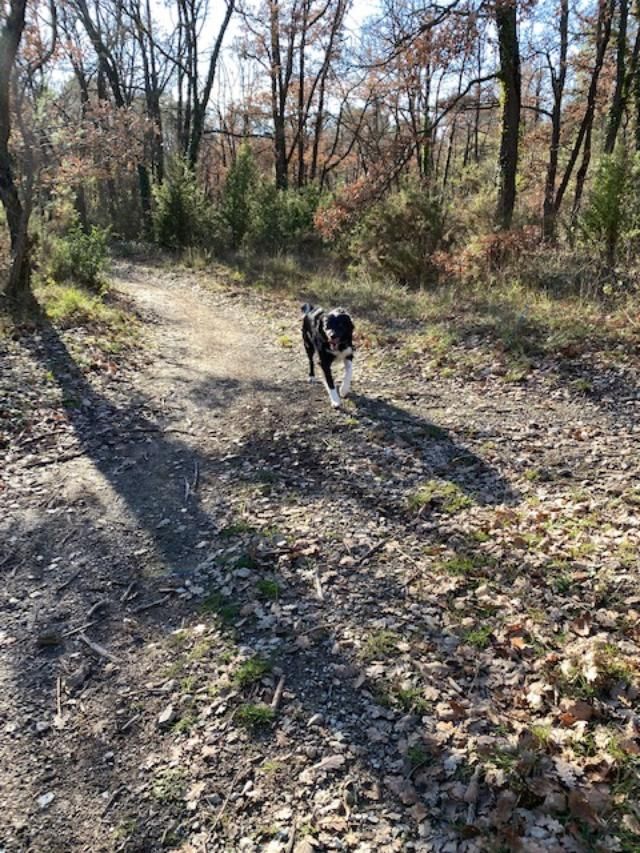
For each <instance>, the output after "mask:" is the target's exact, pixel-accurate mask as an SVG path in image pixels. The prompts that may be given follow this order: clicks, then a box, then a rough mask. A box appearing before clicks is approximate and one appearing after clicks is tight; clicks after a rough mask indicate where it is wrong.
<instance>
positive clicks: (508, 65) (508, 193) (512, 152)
mask: <svg viewBox="0 0 640 853" xmlns="http://www.w3.org/2000/svg"><path fill="white" fill-rule="evenodd" d="M496 26H497V29H498V44H499V47H500V74H499V79H500V83H501V85H502V98H503V107H502V133H501V137H500V160H499V166H500V177H499V183H498V203H497V206H496V214H495V222H496V225H497V226H498V228H500V229H503V230H507V229H509V228H510V227H511V222H512V219H513V209H514V207H515V202H516V174H517V170H518V143H519V135H520V101H521V82H520V50H519V45H518V30H517V0H501V2H499V4H498V6H497V7H496Z"/></svg>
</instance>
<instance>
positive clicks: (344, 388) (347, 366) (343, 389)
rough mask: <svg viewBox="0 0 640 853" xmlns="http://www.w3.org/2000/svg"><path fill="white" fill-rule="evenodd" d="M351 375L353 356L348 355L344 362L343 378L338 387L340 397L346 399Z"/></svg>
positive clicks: (349, 388)
mask: <svg viewBox="0 0 640 853" xmlns="http://www.w3.org/2000/svg"><path fill="white" fill-rule="evenodd" d="M352 373H353V356H352V355H348V356H347V357H346V359H345V362H344V377H343V379H342V385H341V386H340V396H341V397H346V396H347V395H348V393H349V391H351V375H352Z"/></svg>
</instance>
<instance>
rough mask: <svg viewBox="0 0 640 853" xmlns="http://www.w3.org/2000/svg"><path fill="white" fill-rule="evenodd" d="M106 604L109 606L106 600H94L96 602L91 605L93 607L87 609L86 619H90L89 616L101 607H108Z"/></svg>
mask: <svg viewBox="0 0 640 853" xmlns="http://www.w3.org/2000/svg"><path fill="white" fill-rule="evenodd" d="M108 606H109V602H108V601H96V603H95V604H94V605H93V607H90V608H89V611H88V613H87V619H91V617H92V616H93V615H94V614H95V613H97V612H98V610H102V609H103V608H105V607H108Z"/></svg>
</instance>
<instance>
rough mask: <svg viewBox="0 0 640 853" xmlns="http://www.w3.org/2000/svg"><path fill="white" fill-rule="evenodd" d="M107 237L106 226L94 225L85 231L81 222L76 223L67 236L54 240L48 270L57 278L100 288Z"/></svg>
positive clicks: (105, 258) (51, 245) (101, 286)
mask: <svg viewBox="0 0 640 853" xmlns="http://www.w3.org/2000/svg"><path fill="white" fill-rule="evenodd" d="M108 238H109V232H108V230H106V229H103V228H97V227H95V226H94V227H92V228H91V229H90V230H89V232H87V233H85V232H84V231H83V230H82V228H81V227H80V225H79V224H75V225H73V226H72V228H71V229H70V230H69V231H68V232H67V233H66V234H65V235H64V236H62V237H54V238H53V239H52V240H51V243H50V247H49V249H50V254H49V258H48V259H47V260H46V270H47V274H48V275H49V276H50V277H51V278H53V279H54V280H55V281H58V282H63V281H72V282H74V283H75V284H79V285H82V286H84V287H88V288H90V289H91V290H101V289H102V288H103V287H104V281H103V279H102V273H103V272H104V269H105V265H106V261H107V254H108V253H107V240H108Z"/></svg>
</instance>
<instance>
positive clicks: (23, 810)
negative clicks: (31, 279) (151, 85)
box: [0, 263, 640, 853]
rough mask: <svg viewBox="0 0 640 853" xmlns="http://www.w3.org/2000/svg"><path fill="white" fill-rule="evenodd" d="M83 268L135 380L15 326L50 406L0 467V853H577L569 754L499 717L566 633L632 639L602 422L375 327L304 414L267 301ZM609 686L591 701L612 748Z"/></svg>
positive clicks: (284, 340) (543, 681)
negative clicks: (137, 349) (109, 311)
mask: <svg viewBox="0 0 640 853" xmlns="http://www.w3.org/2000/svg"><path fill="white" fill-rule="evenodd" d="M114 283H115V286H116V287H117V289H118V290H120V291H121V292H122V293H123V294H125V295H126V296H127V297H128V298H130V299H131V300H133V302H134V303H135V304H136V306H137V307H138V309H139V310H140V311H141V313H142V315H143V318H144V321H145V330H146V332H145V333H146V341H145V344H144V350H143V351H142V359H141V361H142V362H143V363H142V364H141V365H140V366H139V369H138V370H136V371H126V370H125V371H121V372H119V371H115V372H114V373H113V375H109V374H107V375H106V376H101V377H98V376H96V375H95V374H94V373H93V372H92V370H91V366H88V365H86V364H82V363H81V362H80V360H79V359H78V357H77V356H74V355H73V354H72V352H71V351H70V350H69V348H68V346H66V345H65V342H64V340H63V338H62V337H61V336H60V335H59V334H58V333H56V332H55V331H54V330H51V329H49V330H47V331H45V332H44V333H43V334H42V335H41V336H40V337H39V338H35V339H34V341H33V342H32V343H31V344H30V345H29V346H27V347H26V350H27V351H28V352H27V353H26V355H28V356H29V358H31V359H32V362H33V370H34V377H36V379H34V381H39V382H42V384H43V385H45V384H47V383H48V384H49V385H50V386H52V387H55V388H56V389H57V390H56V393H58V394H59V397H60V400H61V401H62V402H63V403H64V409H63V411H64V418H63V417H62V415H56V417H55V418H53V417H52V418H51V424H52V426H51V430H50V431H51V434H52V435H53V434H54V432H55V430H58V429H59V431H60V436H61V438H60V439H59V440H58V439H56V441H53V440H52V441H51V442H50V441H49V439H47V440H46V441H45V443H44V444H43V446H42V447H39V448H38V449H39V451H40V452H39V454H38V455H36V454H35V453H34V455H31V456H30V455H29V454H28V453H27V454H25V453H24V452H22V453H15V454H13V455H12V454H11V453H10V454H9V455H8V463H7V466H6V478H7V479H6V482H7V485H8V490H7V491H6V494H7V495H9V500H8V501H7V512H6V513H5V514H4V516H3V518H2V519H1V520H0V534H1V535H2V542H4V543H6V545H5V547H6V548H7V553H6V554H5V553H4V552H3V553H0V561H1V563H0V565H2V566H3V572H5V573H6V597H5V598H4V599H3V604H2V617H3V619H2V631H1V633H0V687H1V689H0V717H1V719H2V725H3V729H2V737H1V738H0V751H1V753H2V755H1V758H2V766H3V767H4V768H8V767H10V768H11V771H10V773H9V774H7V772H6V770H3V772H2V788H1V789H0V806H1V807H2V813H3V820H4V822H5V826H3V825H2V823H0V849H2V848H3V847H4V849H6V850H7V853H9V851H11V853H13V851H14V850H15V851H18V850H20V851H23V850H24V851H27V850H29V851H40V850H45V849H46V850H47V851H52V853H57V851H59V853H62V851H65V853H67V851H75V850H83V851H84V850H87V851H89V850H91V851H103V850H104V851H116V850H119V851H145V853H147V851H160V850H166V849H170V850H180V851H184V853H187V851H189V853H191V851H196V850H197V851H200V850H209V851H236V850H237V851H241V850H242V851H247V853H251V851H256V853H257V851H263V850H264V851H268V852H269V853H285V851H291V850H293V849H296V850H299V851H309V850H312V849H313V850H324V849H326V850H334V849H335V850H356V851H359V853H366V851H377V850H397V851H405V850H407V851H412V850H425V851H427V850H436V851H445V850H446V851H449V850H451V851H457V850H460V851H463V850H468V851H472V850H482V849H487V845H489V847H491V846H492V845H493V846H494V847H495V846H496V845H500V844H502V845H503V846H508V845H509V844H511V843H515V842H514V838H515V836H514V835H513V833H516V835H517V836H520V837H522V838H523V839H524V840H525V843H531V844H537V845H539V846H538V848H536V849H559V850H580V849H582V847H581V846H580V842H579V841H578V840H576V836H577V834H578V835H579V827H578V829H576V826H575V825H574V824H569V825H568V828H567V824H566V821H562V822H561V821H558V820H556V819H555V818H554V817H553V816H552V815H553V814H556V813H557V811H558V810H559V809H560V810H562V808H564V809H565V810H566V809H567V808H568V806H567V799H566V797H567V791H568V790H569V789H571V790H573V789H576V790H577V791H578V794H579V797H581V798H582V799H580V800H579V803H580V809H581V814H583V813H585V811H586V810H587V806H585V805H584V803H583V800H584V798H585V797H587V795H588V792H589V790H590V784H591V783H590V781H589V780H588V774H589V773H590V772H591V771H590V770H588V769H587V763H588V761H589V759H590V758H591V757H592V756H591V754H590V753H589V752H585V751H578V750H577V749H576V751H575V753H573V752H571V751H570V748H569V747H568V746H567V745H566V743H565V741H566V738H565V740H564V741H563V740H558V741H556V740H553V739H550V740H547V741H544V742H543V741H542V740H538V741H536V740H535V739H534V740H531V738H529V740H527V741H526V743H524V741H523V740H522V738H523V736H524V735H523V733H526V732H527V731H529V730H530V728H531V726H533V725H534V724H537V725H538V726H539V727H542V726H547V727H550V726H551V727H552V729H553V731H554V732H555V731H556V727H557V728H558V731H560V733H562V731H565V730H566V726H567V725H568V724H567V723H566V719H567V714H569V715H570V713H574V712H575V714H578V710H577V709H575V708H573V706H571V701H574V700H572V699H571V695H573V694H571V692H570V691H568V692H567V696H565V697H561V696H559V694H558V690H559V688H557V687H554V686H553V685H555V684H557V682H558V678H559V676H558V671H557V666H558V662H559V660H562V659H570V660H573V658H572V657H571V656H572V655H575V659H576V661H578V662H579V661H580V660H582V659H584V657H585V648H583V647H582V646H580V645H579V644H580V643H582V644H585V643H588V642H589V641H590V637H591V636H593V637H601V636H602V635H603V634H606V635H607V637H606V639H607V642H608V643H609V645H611V646H615V648H616V649H619V652H620V655H621V659H624V660H634V659H637V657H638V651H637V614H636V616H635V617H634V616H633V615H629V614H630V613H632V612H633V607H634V600H635V599H637V587H638V577H637V553H638V544H639V542H638V540H639V529H640V521H639V519H638V515H637V504H636V503H634V500H635V499H634V498H633V495H631V491H632V490H631V489H630V483H631V481H632V479H633V476H634V475H635V469H634V470H633V471H632V470H631V468H632V467H633V466H636V467H637V464H638V459H640V454H638V452H637V451H638V446H637V445H638V433H637V431H636V430H635V429H634V428H633V426H632V425H631V426H629V425H628V423H627V422H626V421H625V420H624V419H623V418H620V417H618V416H617V415H616V413H614V416H612V413H611V412H610V411H609V409H608V408H607V407H606V406H603V405H602V401H599V400H596V399H593V400H587V399H585V398H584V397H580V396H578V395H576V394H575V393H573V391H572V390H571V389H570V388H569V387H567V386H566V385H563V384H562V383H559V382H557V381H556V380H555V379H553V380H552V379H551V378H550V377H549V376H548V375H547V372H545V371H540V372H539V373H538V374H537V375H534V376H533V377H532V378H531V380H530V381H529V380H528V381H527V382H525V383H520V384H508V383H505V382H504V380H503V379H502V378H501V377H500V376H496V375H493V374H491V373H488V374H487V376H486V377H484V378H481V379H478V378H476V379H474V380H471V379H470V378H465V377H464V376H453V377H443V376H438V375H435V376H433V375H432V376H431V378H430V379H429V380H428V381H427V380H426V379H425V376H424V375H422V373H421V364H420V359H421V357H420V356H417V357H414V358H413V359H410V360H408V361H399V360H398V353H397V352H394V351H391V350H387V351H385V350H381V349H376V348H374V347H362V348H361V349H360V350H359V351H358V353H357V355H356V361H355V369H354V392H355V393H354V397H353V400H350V401H348V402H347V404H346V405H345V410H344V411H341V412H334V411H332V410H331V409H330V406H329V403H328V399H327V395H326V393H325V391H324V389H323V388H322V387H321V386H319V385H316V386H313V387H311V388H310V387H309V386H308V385H307V383H306V377H305V374H306V364H305V361H306V360H305V358H304V353H303V352H302V347H301V345H300V346H299V345H298V340H299V337H298V336H299V323H300V315H299V306H297V305H296V304H293V303H283V304H281V305H280V306H278V305H276V304H275V302H274V301H273V300H271V299H270V298H268V297H266V296H263V297H261V296H259V295H258V294H256V293H251V292H250V291H249V292H247V291H243V290H242V289H240V288H238V289H237V290H236V291H233V290H231V289H229V288H228V287H227V288H221V287H214V288H213V289H211V288H208V287H207V286H205V284H206V282H205V281H204V280H203V279H201V278H200V277H199V276H198V275H195V274H193V273H189V272H185V271H173V270H168V269H163V268H161V267H159V266H153V265H150V264H146V265H145V264H142V263H135V264H134V263H120V264H118V265H117V266H116V268H115V273H114ZM301 301H302V300H301ZM344 301H345V302H346V303H347V305H348V294H345V299H344ZM355 319H356V327H358V317H357V316H356V318H355ZM25 357H26V356H25ZM38 370H39V371H40V374H39V379H37V376H38V373H37V372H38ZM45 377H46V379H45ZM60 424H62V425H61V426H58V425H60ZM56 435H57V433H56ZM627 497H628V500H627ZM634 560H635V562H634ZM634 596H635V599H634ZM629 608H631V609H629ZM598 614H603V615H601V616H598ZM634 619H635V621H634ZM576 625H577V626H578V627H577V628H575V627H574V628H572V627H571V626H576ZM77 629H82V630H77ZM572 631H573V633H572ZM567 638H569V639H567ZM87 640H88V641H89V642H90V643H92V644H93V648H91V646H90V645H88V643H87V642H86V641H87ZM96 644H97V645H96ZM572 644H573V645H572ZM576 644H577V645H576ZM547 656H548V658H549V660H548V661H547ZM616 672H618V670H616ZM618 674H619V672H618ZM603 678H604V676H603ZM605 686H606V690H607V691H609V688H610V687H611V689H612V690H613V685H609V684H608V683H607V684H606V685H605ZM605 686H603V688H602V689H603V691H604V690H605ZM627 689H628V690H631V689H633V688H632V687H629V686H627V687H620V686H619V685H618V686H617V687H616V691H617V693H615V695H614V694H613V693H612V694H611V695H610V694H609V692H607V694H606V695H607V698H606V701H605V699H604V698H602V697H600V698H598V700H597V701H596V705H597V709H596V708H595V707H594V708H593V710H592V713H593V714H595V713H596V710H597V715H598V720H599V721H603V724H604V723H605V722H606V725H607V726H609V727H610V730H611V731H614V732H616V733H617V734H618V735H619V736H620V737H621V738H622V737H623V736H624V737H626V738H627V740H629V739H633V737H635V734H634V730H633V721H632V720H631V718H630V717H629V714H628V713H627V711H626V710H625V709H627V708H628V707H629V704H630V702H631V701H632V697H631V698H629V696H628V695H627V693H625V690H627ZM554 691H555V692H554ZM603 696H604V693H603ZM565 700H566V702H569V711H567V707H566V704H565V706H564V710H563V711H562V713H564V715H565V723H562V724H561V723H559V722H558V719H559V714H560V713H561V705H560V702H561V701H563V702H565ZM580 714H581V715H582V716H581V717H580V719H582V717H583V716H584V714H585V710H584V708H581V709H580ZM576 719H578V718H577V717H576ZM563 726H564V728H562V727H563ZM608 730H609V729H608ZM578 735H579V732H577V733H576V736H578ZM558 737H559V735H558ZM523 743H524V745H522V744H523ZM514 750H515V753H514ZM518 750H524V752H525V753H526V755H529V754H530V753H531V754H535V759H536V760H535V761H533V762H532V761H530V760H529V759H527V760H526V761H525V760H524V758H518V760H517V762H516V760H514V761H512V762H510V763H509V762H508V761H507V759H506V758H505V756H512V755H513V754H516V755H519V753H518ZM523 754H524V753H523ZM525 757H526V756H525ZM558 762H560V763H558ZM567 768H569V769H567ZM523 790H525V791H526V796H525V795H523V794H522V793H521V792H522V791H523ZM629 790H630V794H629V796H630V798H633V797H635V792H634V789H633V788H632V787H631V788H630V789H629ZM513 791H517V792H518V794H517V795H516V794H513ZM563 798H564V799H563ZM574 802H578V801H577V800H575V798H574ZM563 803H564V806H563ZM545 804H546V805H545ZM576 808H577V807H576ZM588 808H589V809H596V805H595V801H594V804H591V803H590V801H589V803H588ZM607 808H608V807H607ZM623 816H624V812H622V811H617V812H616V813H615V814H613V815H612V813H611V811H607V812H606V820H607V821H609V823H603V824H602V827H603V828H602V833H603V836H604V835H606V834H607V833H612V834H615V832H617V827H618V826H619V825H620V821H621V820H622V818H623ZM589 826H591V825H589ZM589 831H591V828H590V829H589ZM518 843H520V842H519V841H518ZM305 845H306V846H305ZM527 849H528V848H527ZM530 849H532V850H533V849H534V848H533V847H531V848H530Z"/></svg>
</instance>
